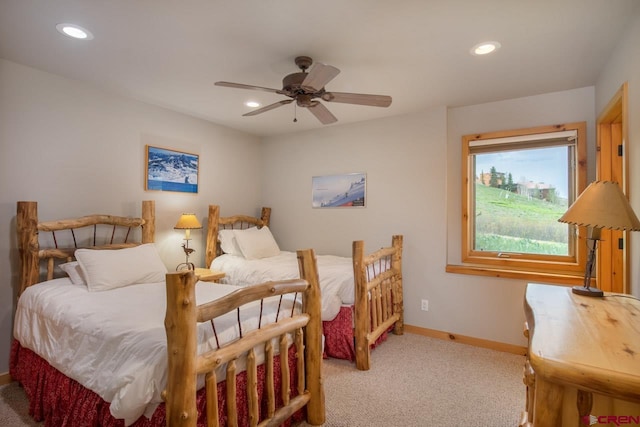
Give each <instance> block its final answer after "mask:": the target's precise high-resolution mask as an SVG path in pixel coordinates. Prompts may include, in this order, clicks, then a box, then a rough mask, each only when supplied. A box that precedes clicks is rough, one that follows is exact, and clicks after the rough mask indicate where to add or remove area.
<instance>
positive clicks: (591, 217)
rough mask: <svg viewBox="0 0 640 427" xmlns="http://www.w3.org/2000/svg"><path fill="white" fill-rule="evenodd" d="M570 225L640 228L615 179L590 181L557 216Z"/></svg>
mask: <svg viewBox="0 0 640 427" xmlns="http://www.w3.org/2000/svg"><path fill="white" fill-rule="evenodd" d="M558 221H560V222H564V223H567V224H572V225H579V226H586V227H591V228H606V229H612V230H629V231H640V221H639V220H638V217H637V216H636V214H635V213H634V212H633V209H631V205H630V204H629V201H628V200H627V196H625V195H624V193H623V192H622V189H621V188H620V186H619V185H618V184H617V183H616V182H612V181H594V182H592V183H591V184H589V186H588V187H587V188H586V189H585V190H584V191H583V192H582V194H580V197H578V198H577V199H576V201H575V202H574V203H573V204H572V205H571V206H570V207H569V209H568V210H567V212H565V214H564V215H562V217H561V218H560V219H559V220H558Z"/></svg>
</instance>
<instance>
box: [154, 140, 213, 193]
mask: <svg viewBox="0 0 640 427" xmlns="http://www.w3.org/2000/svg"><path fill="white" fill-rule="evenodd" d="M145 151H146V156H145V158H146V162H145V165H146V173H145V190H152V191H153V190H156V191H178V192H181V193H197V192H198V170H199V169H198V168H199V160H200V159H199V156H198V155H197V154H191V153H185V152H183V151H176V150H170V149H168V148H160V147H154V146H152V145H147V146H146V150H145Z"/></svg>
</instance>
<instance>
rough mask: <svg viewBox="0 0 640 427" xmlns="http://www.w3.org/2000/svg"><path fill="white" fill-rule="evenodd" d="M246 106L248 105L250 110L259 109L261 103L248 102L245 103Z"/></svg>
mask: <svg viewBox="0 0 640 427" xmlns="http://www.w3.org/2000/svg"><path fill="white" fill-rule="evenodd" d="M244 105H246V106H247V107H249V108H257V107H259V106H260V103H259V102H257V101H247V102H245V103H244Z"/></svg>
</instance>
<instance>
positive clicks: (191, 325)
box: [164, 249, 325, 427]
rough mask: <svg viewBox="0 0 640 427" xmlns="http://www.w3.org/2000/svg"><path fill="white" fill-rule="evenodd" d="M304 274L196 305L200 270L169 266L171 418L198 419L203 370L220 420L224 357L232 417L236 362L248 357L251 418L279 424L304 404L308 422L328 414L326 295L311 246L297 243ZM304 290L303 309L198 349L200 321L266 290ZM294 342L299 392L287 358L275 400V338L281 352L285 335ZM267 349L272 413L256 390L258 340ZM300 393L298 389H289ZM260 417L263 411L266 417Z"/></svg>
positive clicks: (186, 422)
mask: <svg viewBox="0 0 640 427" xmlns="http://www.w3.org/2000/svg"><path fill="white" fill-rule="evenodd" d="M298 265H299V269H300V276H301V279H300V280H286V281H278V282H268V283H265V284H262V285H257V286H252V287H247V288H241V289H239V290H238V291H235V292H233V293H231V294H229V295H227V296H226V297H223V298H221V299H219V300H216V301H212V302H210V303H206V304H202V305H196V301H195V283H196V280H195V276H194V274H193V272H192V271H180V272H172V273H169V274H167V314H166V318H165V327H166V331H167V351H168V357H169V370H168V382H167V389H166V390H165V393H164V397H165V401H166V408H167V426H171V427H195V426H196V420H197V409H196V387H197V386H196V382H197V376H198V375H200V374H205V388H206V394H207V404H206V406H207V425H208V426H218V425H219V424H218V412H219V411H220V410H222V409H220V408H218V396H217V378H216V374H215V370H216V368H217V367H218V366H221V365H223V364H226V365H227V367H226V380H227V396H226V404H227V407H226V413H227V415H228V417H229V418H228V424H229V425H232V426H233V425H237V420H236V419H235V414H236V413H237V411H236V405H237V403H236V391H235V387H234V385H235V377H236V375H237V371H236V365H237V362H238V361H239V360H241V359H244V360H245V361H246V371H247V402H248V403H249V424H250V425H252V426H254V425H260V426H278V425H280V424H282V422H283V421H285V420H286V419H288V418H289V417H291V415H293V414H294V413H295V412H297V411H298V410H299V409H301V408H303V407H304V406H305V405H306V407H307V408H306V414H307V422H308V423H309V424H312V425H320V424H323V423H324V421H325V407H324V389H323V386H322V364H321V363H322V349H321V334H322V332H321V317H320V313H321V306H320V305H321V299H320V287H319V284H318V273H317V269H316V263H315V254H314V253H313V250H311V249H307V250H304V251H298ZM288 293H298V294H299V293H301V294H302V301H303V304H302V305H303V310H302V313H300V314H293V313H291V315H287V316H284V317H283V318H281V319H280V320H278V321H277V322H276V323H272V324H268V325H263V326H262V327H260V328H259V329H256V330H253V331H249V332H245V333H244V335H243V336H241V338H239V339H238V340H236V341H233V342H231V343H229V344H227V345H224V346H222V347H221V348H219V349H217V350H212V351H209V352H206V353H203V354H198V353H197V324H198V323H199V322H207V321H209V320H210V319H213V318H215V317H217V316H220V315H222V314H225V313H228V312H230V311H234V310H236V309H237V308H238V307H240V306H242V305H244V304H246V303H249V302H252V301H258V300H262V299H264V298H267V297H272V296H277V295H284V294H288ZM287 336H292V337H293V343H294V345H295V346H296V372H297V373H296V375H297V378H296V380H295V384H296V387H297V390H295V391H296V393H292V392H291V390H289V387H288V385H289V383H290V382H289V375H290V372H289V369H288V366H289V365H288V363H286V362H282V361H281V363H280V367H281V377H282V381H281V383H282V390H281V400H282V402H283V405H282V406H281V407H279V408H276V404H275V402H276V401H277V400H278V399H276V393H277V391H276V390H275V388H274V379H273V375H274V354H275V349H274V345H273V341H277V346H278V348H279V354H280V357H281V358H286V357H288V356H287V355H288V351H287V349H288V342H289V341H288V338H287ZM258 346H262V348H263V349H264V355H265V357H264V359H265V362H264V363H265V372H266V375H265V377H266V387H265V392H264V393H265V394H266V396H267V401H268V405H267V411H266V412H267V413H266V414H260V411H259V403H258V392H257V388H256V386H257V362H256V352H255V348H257V347H258ZM292 395H295V397H291V396H292ZM261 418H262V419H261Z"/></svg>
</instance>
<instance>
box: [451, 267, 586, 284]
mask: <svg viewBox="0 0 640 427" xmlns="http://www.w3.org/2000/svg"><path fill="white" fill-rule="evenodd" d="M445 271H446V272H447V273H455V274H470V275H474V276H489V277H502V278H508V279H519V280H526V281H528V282H542V283H554V284H559V285H567V286H573V285H582V284H583V283H584V276H583V275H582V274H581V275H576V274H562V273H545V272H540V271H524V270H512V269H504V268H495V267H491V266H486V265H466V264H465V265H457V264H447V267H446V270H445Z"/></svg>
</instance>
